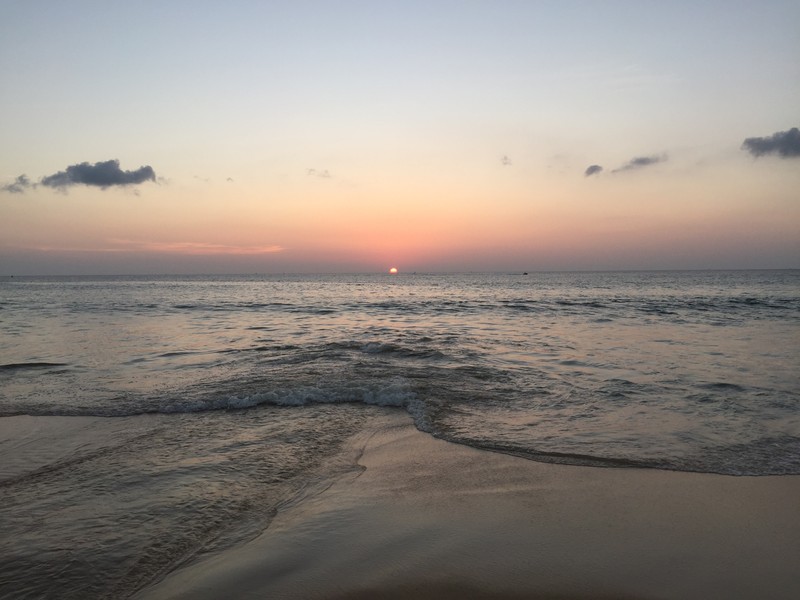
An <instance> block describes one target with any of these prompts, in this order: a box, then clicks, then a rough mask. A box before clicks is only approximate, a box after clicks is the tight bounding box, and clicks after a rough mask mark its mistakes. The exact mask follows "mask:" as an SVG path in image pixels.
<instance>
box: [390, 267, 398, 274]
mask: <svg viewBox="0 0 800 600" xmlns="http://www.w3.org/2000/svg"><path fill="white" fill-rule="evenodd" d="M389 275H397V267H392V268H391V269H389Z"/></svg>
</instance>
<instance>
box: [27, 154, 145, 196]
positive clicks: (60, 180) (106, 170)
mask: <svg viewBox="0 0 800 600" xmlns="http://www.w3.org/2000/svg"><path fill="white" fill-rule="evenodd" d="M155 180H156V173H155V171H153V167H150V166H144V167H139V168H138V169H136V170H135V171H123V170H122V169H120V168H119V161H118V160H107V161H105V162H98V163H95V164H93V165H90V164H89V163H88V162H82V163H80V164H78V165H71V166H69V167H67V168H66V170H65V171H59V172H58V173H54V174H53V175H47V176H45V177H42V180H41V184H42V185H46V186H47V187H52V188H62V189H63V188H67V187H69V186H72V185H78V184H81V185H90V186H94V187H99V188H100V189H103V190H105V189H108V188H110V187H113V186H126V185H138V184H140V183H144V182H145V181H155Z"/></svg>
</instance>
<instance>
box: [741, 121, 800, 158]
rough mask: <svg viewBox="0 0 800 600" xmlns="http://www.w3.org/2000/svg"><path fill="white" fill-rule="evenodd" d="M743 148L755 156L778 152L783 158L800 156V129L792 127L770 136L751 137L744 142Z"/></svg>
mask: <svg viewBox="0 0 800 600" xmlns="http://www.w3.org/2000/svg"><path fill="white" fill-rule="evenodd" d="M742 149H743V150H747V151H748V152H749V153H750V154H752V155H753V156H764V155H765V154H777V155H778V156H780V157H781V158H794V157H796V156H800V129H797V127H792V128H791V129H790V130H789V131H779V132H777V133H773V134H772V135H771V136H769V137H751V138H747V139H746V140H745V141H744V142H743V143H742Z"/></svg>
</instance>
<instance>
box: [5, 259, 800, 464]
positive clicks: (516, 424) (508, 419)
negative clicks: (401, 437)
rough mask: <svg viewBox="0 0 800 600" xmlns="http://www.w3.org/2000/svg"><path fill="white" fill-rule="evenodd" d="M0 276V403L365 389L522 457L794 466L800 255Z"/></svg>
mask: <svg viewBox="0 0 800 600" xmlns="http://www.w3.org/2000/svg"><path fill="white" fill-rule="evenodd" d="M0 285H2V287H0V290H2V296H0V297H1V298H2V300H1V301H0V309H2V310H0V314H2V325H1V326H0V327H1V329H2V343H0V382H2V388H3V393H2V396H0V415H15V414H28V415H99V416H125V415H135V414H142V413H150V412H156V413H193V412H203V411H213V410H218V409H229V408H237V407H250V406H256V405H260V404H273V405H305V404H311V403H343V402H357V403H367V404H370V403H372V404H381V405H390V406H403V407H405V408H407V409H408V410H409V411H410V412H411V413H412V415H413V416H414V418H415V420H416V423H417V425H418V427H420V428H421V429H424V430H426V431H430V432H431V433H433V434H435V435H437V436H440V437H444V438H447V439H451V440H455V441H460V442H462V443H468V444H473V445H476V446H481V447H491V448H495V449H504V450H508V451H514V452H517V453H523V454H526V455H528V456H531V457H539V458H548V459H550V460H553V459H557V460H561V461H573V462H582V463H586V464H601V463H606V464H631V465H638V466H655V467H664V468H671V469H680V470H698V471H712V472H720V473H731V474H781V473H798V472H800V458H798V456H800V447H798V437H799V432H800V417H798V410H797V408H798V398H799V397H800V396H799V395H798V390H800V385H798V384H800V376H798V371H799V370H798V368H797V367H798V356H800V272H798V271H744V272H686V273H545V274H536V273H535V274H532V275H528V276H524V275H520V274H488V275H481V274H468V275H400V276H394V277H391V276H388V275H371V276H370V275H360V276H358V275H353V276H284V277H277V276H263V277H256V276H254V277H213V278H208V277H207V278H201V277H184V278H169V277H157V278H141V277H136V278H96V279H81V278H74V279H71V278H60V279H23V280H20V279H16V278H15V279H6V280H4V281H3V282H2V284H0Z"/></svg>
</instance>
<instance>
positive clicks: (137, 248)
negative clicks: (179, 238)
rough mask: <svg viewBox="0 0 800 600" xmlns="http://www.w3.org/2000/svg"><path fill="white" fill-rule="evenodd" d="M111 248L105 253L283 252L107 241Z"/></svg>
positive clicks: (271, 247) (273, 247) (203, 244)
mask: <svg viewBox="0 0 800 600" xmlns="http://www.w3.org/2000/svg"><path fill="white" fill-rule="evenodd" d="M109 242H110V243H111V244H113V246H111V247H110V248H104V249H103V251H105V252H131V251H134V252H169V253H174V254H272V253H274V252H283V251H284V250H285V248H284V247H283V246H278V245H275V244H272V245H263V246H238V245H228V244H210V243H206V242H153V241H142V240H124V239H112V240H109Z"/></svg>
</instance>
